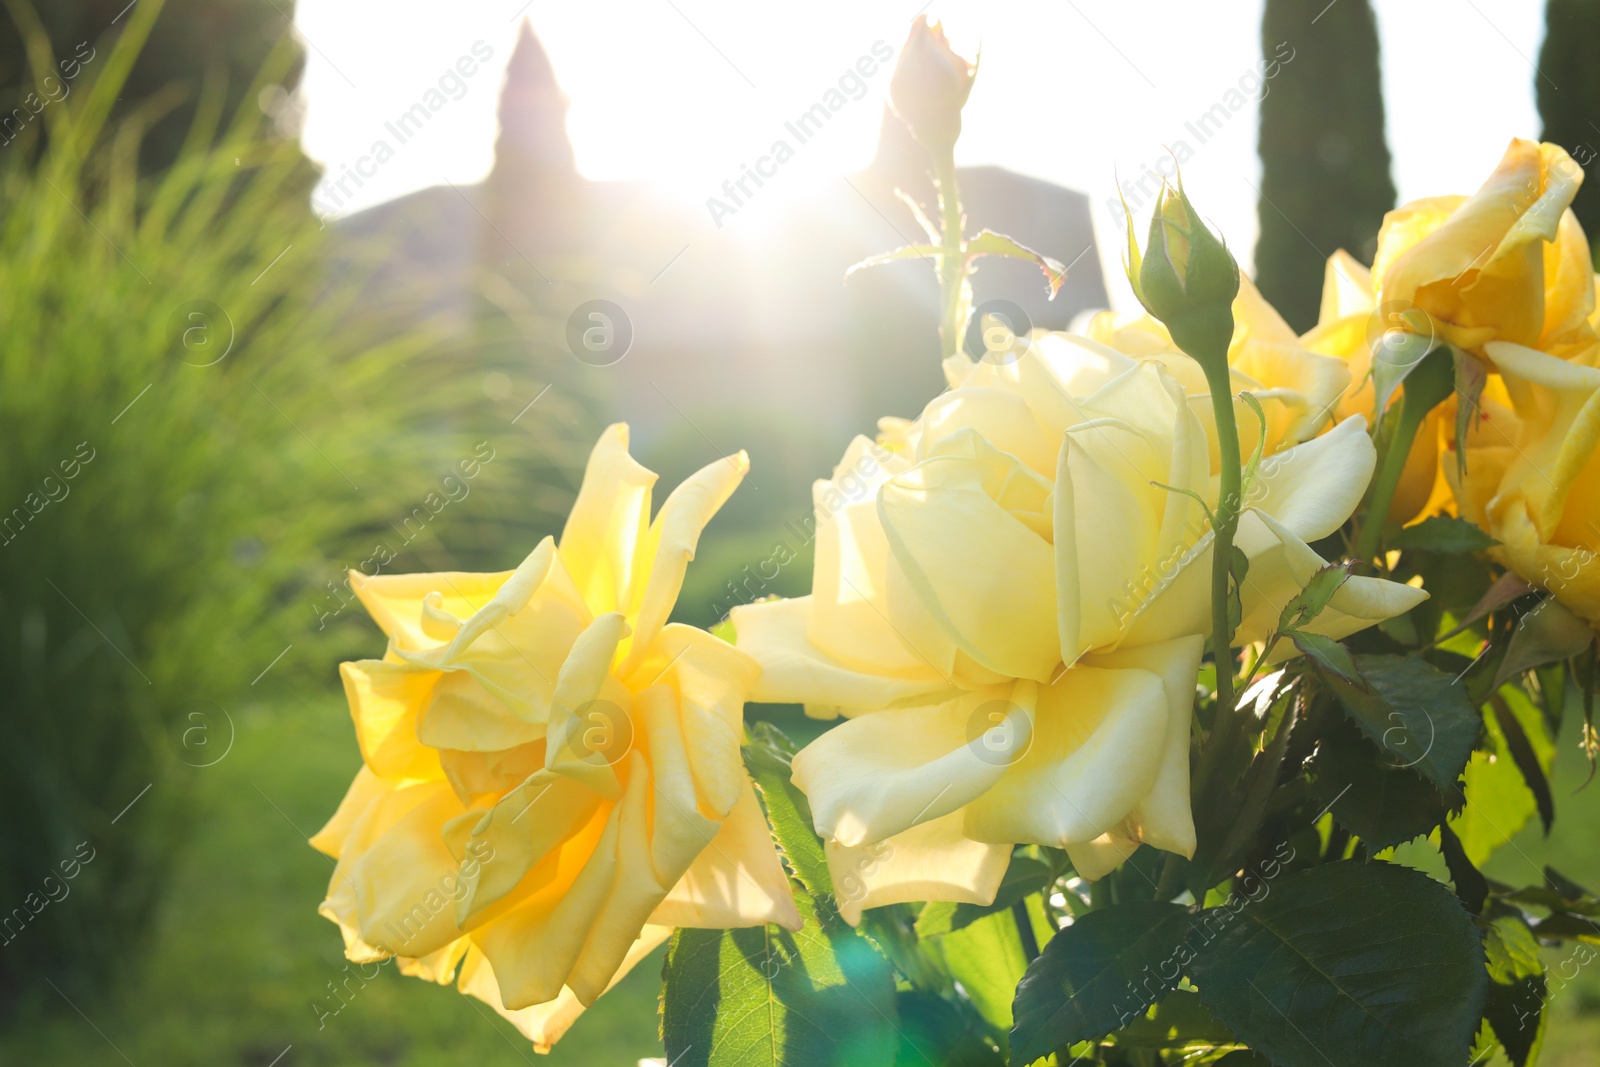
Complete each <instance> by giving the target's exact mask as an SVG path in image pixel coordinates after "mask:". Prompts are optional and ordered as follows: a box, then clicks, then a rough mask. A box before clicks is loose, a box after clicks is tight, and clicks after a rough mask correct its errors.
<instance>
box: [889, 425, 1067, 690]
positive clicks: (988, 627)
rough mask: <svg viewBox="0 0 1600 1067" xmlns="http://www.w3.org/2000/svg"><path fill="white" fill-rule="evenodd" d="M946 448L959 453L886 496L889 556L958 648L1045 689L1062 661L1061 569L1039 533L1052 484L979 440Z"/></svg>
mask: <svg viewBox="0 0 1600 1067" xmlns="http://www.w3.org/2000/svg"><path fill="white" fill-rule="evenodd" d="M941 447H943V448H946V449H950V450H951V451H947V452H946V453H945V454H943V455H940V456H936V457H935V458H932V459H928V460H925V461H924V462H922V463H919V464H918V465H917V466H915V467H913V468H912V469H911V470H909V471H907V472H906V473H904V474H902V475H899V476H898V477H896V478H894V479H893V480H892V481H890V482H889V483H888V484H887V485H885V486H884V487H883V489H882V490H881V491H880V492H879V496H878V509H879V517H880V518H881V520H882V522H883V527H884V532H885V535H886V536H887V538H888V541H889V547H890V550H891V551H892V552H893V554H894V558H895V561H896V563H898V564H899V566H900V568H901V570H902V571H903V572H904V574H905V576H906V578H907V579H908V581H909V583H910V586H911V589H912V591H913V592H914V593H915V594H916V596H917V600H918V603H919V604H920V605H921V606H922V608H923V609H925V610H926V612H927V613H928V614H929V615H931V616H932V617H933V618H934V619H936V620H937V621H938V622H939V624H940V625H941V626H942V627H943V629H944V631H945V632H946V633H947V634H948V635H949V636H950V638H951V639H952V640H953V641H954V642H955V644H956V647H957V648H959V649H961V651H963V652H965V653H966V654H967V655H968V656H970V657H971V658H972V659H973V660H974V661H976V662H977V663H978V664H981V665H982V666H983V667H986V668H988V669H989V670H992V671H995V672H997V673H999V674H1001V675H1005V676H1008V677H1014V678H1032V679H1034V680H1036V681H1044V680H1046V679H1048V678H1049V676H1050V672H1051V670H1052V669H1053V668H1054V666H1055V664H1056V662H1057V660H1058V659H1059V651H1058V649H1059V641H1058V639H1057V636H1056V605H1055V573H1054V572H1055V561H1054V558H1053V553H1052V549H1051V545H1050V542H1049V541H1048V540H1047V539H1046V538H1045V537H1044V536H1041V533H1040V532H1039V529H1038V527H1039V526H1040V525H1041V524H1045V523H1048V522H1049V521H1050V520H1049V511H1048V507H1049V505H1048V496H1049V492H1050V488H1049V483H1047V482H1043V480H1042V479H1040V478H1039V476H1038V475H1036V474H1033V473H1032V472H1030V471H1028V470H1027V468H1025V467H1023V466H1022V465H1021V464H1020V463H1019V462H1018V461H1017V460H1016V459H1015V458H1014V457H1011V456H1008V455H1006V454H1005V453H1002V452H997V451H995V450H994V449H992V448H989V447H988V446H987V445H986V444H985V443H984V442H983V440H982V439H981V438H979V437H978V436H977V435H976V434H973V433H972V432H971V431H963V432H962V433H961V434H958V435H956V436H955V437H953V438H950V439H948V440H947V442H946V443H945V444H944V445H943V446H941ZM958 449H959V451H956V450H958ZM975 560H977V561H981V563H982V565H981V566H980V565H975Z"/></svg>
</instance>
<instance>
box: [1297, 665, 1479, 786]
mask: <svg viewBox="0 0 1600 1067" xmlns="http://www.w3.org/2000/svg"><path fill="white" fill-rule="evenodd" d="M1351 658H1352V661H1353V663H1354V664H1355V667H1356V669H1357V670H1358V671H1359V673H1360V678H1361V683H1360V684H1352V683H1351V682H1350V681H1348V680H1346V679H1345V678H1344V677H1342V676H1341V675H1340V674H1339V673H1334V672H1326V673H1324V675H1323V676H1324V678H1326V679H1327V681H1328V685H1329V688H1331V689H1332V690H1333V692H1334V695H1335V696H1336V697H1338V698H1339V704H1340V706H1341V707H1343V708H1344V710H1345V713H1346V714H1347V715H1349V716H1350V718H1351V719H1352V720H1353V721H1354V722H1355V724H1356V725H1357V726H1359V727H1360V728H1361V732H1362V733H1364V734H1366V735H1367V737H1368V738H1370V739H1371V740H1372V742H1373V743H1374V744H1376V745H1378V746H1379V747H1380V748H1383V749H1384V750H1385V751H1386V752H1388V753H1389V756H1390V761H1389V762H1390V764H1391V766H1394V767H1413V768H1415V769H1416V770H1417V771H1418V772H1419V773H1420V774H1421V775H1422V776H1423V777H1425V778H1427V779H1428V780H1429V781H1430V782H1432V783H1433V784H1434V785H1435V786H1437V787H1438V788H1440V789H1442V790H1448V789H1450V788H1452V787H1453V786H1454V785H1455V781H1456V779H1457V778H1458V777H1460V775H1461V770H1462V768H1463V767H1465V766H1466V763H1467V759H1468V757H1470V756H1471V755H1472V747H1473V745H1475V744H1476V743H1477V740H1478V733H1479V731H1480V729H1481V724H1482V718H1481V717H1480V716H1479V714H1478V712H1477V709H1476V708H1474V707H1473V705H1472V704H1471V702H1470V701H1468V699H1467V694H1466V690H1465V689H1463V688H1462V687H1461V686H1460V685H1459V684H1457V683H1456V682H1455V681H1454V680H1453V679H1452V678H1451V677H1450V676H1449V675H1448V674H1445V673H1444V672H1442V671H1440V670H1438V669H1437V668H1435V667H1434V666H1432V665H1431V664H1429V663H1428V662H1427V661H1426V660H1424V659H1422V658H1421V657H1420V656H1381V655H1355V656H1352V657H1351ZM1318 666H1319V667H1320V666H1321V664H1320V663H1319V664H1318Z"/></svg>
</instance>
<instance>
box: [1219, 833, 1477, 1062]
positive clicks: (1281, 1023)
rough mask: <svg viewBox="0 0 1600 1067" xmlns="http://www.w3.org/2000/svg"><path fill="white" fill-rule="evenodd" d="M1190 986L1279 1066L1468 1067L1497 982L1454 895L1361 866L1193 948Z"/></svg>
mask: <svg viewBox="0 0 1600 1067" xmlns="http://www.w3.org/2000/svg"><path fill="white" fill-rule="evenodd" d="M1190 977H1191V979H1192V980H1193V981H1194V983H1195V985H1196V986H1197V987H1198V988H1199V991H1200V997H1201V999H1202V1000H1203V1001H1204V1002H1205V1004H1206V1006H1207V1007H1208V1008H1210V1009H1211V1011H1212V1013H1213V1014H1214V1015H1215V1016H1216V1017H1217V1018H1218V1019H1219V1020H1220V1021H1221V1022H1222V1023H1224V1024H1225V1025H1226V1026H1227V1027H1228V1028H1229V1029H1230V1030H1232V1031H1233V1032H1234V1033H1235V1034H1237V1035H1238V1036H1239V1039H1240V1040H1242V1041H1244V1042H1245V1043H1246V1044H1248V1045H1249V1046H1250V1047H1251V1048H1252V1049H1255V1050H1256V1051H1258V1052H1260V1053H1261V1054H1262V1055H1264V1056H1266V1057H1268V1058H1269V1059H1271V1060H1272V1061H1273V1062H1274V1063H1276V1064H1278V1065H1279V1067H1327V1065H1328V1064H1330V1063H1331V1064H1339V1065H1343V1064H1362V1065H1364V1067H1461V1064H1463V1063H1465V1062H1466V1059H1467V1051H1468V1049H1469V1048H1470V1047H1471V1045H1472V1040H1473V1035H1474V1033H1475V1032H1476V1031H1477V1027H1478V1020H1479V1019H1480V1018H1481V1016H1482V1010H1483V1001H1484V994H1485V991H1486V987H1487V985H1488V980H1489V978H1488V973H1487V972H1486V970H1485V965H1484V954H1483V946H1482V944H1481V943H1480V941H1479V939H1478V934H1477V931H1476V930H1475V929H1474V928H1473V925H1472V921H1471V920H1470V919H1469V918H1468V916H1467V914H1466V912H1464V911H1463V910H1462V909H1461V906H1460V905H1459V904H1458V903H1457V902H1456V900H1455V898H1454V897H1453V896H1451V895H1450V891H1449V890H1448V889H1446V888H1445V887H1444V886H1442V885H1440V884H1439V883H1438V882H1435V881H1434V880H1433V879H1431V878H1429V877H1428V876H1427V875H1424V874H1421V873H1420V872H1417V871H1414V870H1411V869H1409V868H1406V867H1400V866H1397V865H1394V864H1389V863H1382V862H1372V863H1358V862H1356V861H1353V860H1342V861H1339V862H1336V863H1330V864H1326V865H1323V866H1319V867H1313V868H1311V869H1309V870H1306V871H1301V872H1298V873H1295V874H1286V875H1284V876H1282V877H1281V878H1280V879H1279V880H1278V881H1276V882H1275V883H1273V884H1272V885H1271V889H1270V892H1269V893H1267V894H1266V895H1265V896H1264V897H1263V898H1262V899H1260V900H1258V901H1257V902H1255V903H1253V904H1248V905H1246V906H1245V907H1244V908H1243V909H1242V910H1241V911H1240V913H1239V916H1238V918H1237V919H1235V920H1234V921H1232V922H1231V923H1228V924H1226V925H1224V926H1223V928H1222V931H1221V933H1220V934H1218V935H1217V936H1216V937H1215V938H1214V939H1213V940H1211V941H1209V942H1208V943H1206V944H1204V945H1202V946H1200V947H1199V951H1198V953H1197V955H1196V956H1195V959H1194V962H1193V964H1192V965H1191V968H1190Z"/></svg>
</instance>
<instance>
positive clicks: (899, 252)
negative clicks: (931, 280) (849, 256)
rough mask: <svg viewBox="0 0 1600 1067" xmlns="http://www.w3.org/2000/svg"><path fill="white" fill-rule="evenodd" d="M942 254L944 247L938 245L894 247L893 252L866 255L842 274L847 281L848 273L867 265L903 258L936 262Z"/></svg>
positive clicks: (891, 261) (862, 268) (876, 264)
mask: <svg viewBox="0 0 1600 1067" xmlns="http://www.w3.org/2000/svg"><path fill="white" fill-rule="evenodd" d="M943 254H944V249H943V248H941V247H940V246H938V245H905V246H903V247H901V248H897V249H895V250H894V251H893V252H883V253H880V254H878V255H876V256H868V257H867V258H866V259H863V260H862V261H861V262H860V263H856V264H854V265H852V266H851V267H850V268H849V269H848V270H846V271H845V272H844V276H845V280H846V281H848V280H849V279H850V275H852V274H854V273H855V272H856V271H858V270H866V269H867V268H868V267H881V266H883V265H884V264H885V263H897V262H899V261H900V260H905V259H926V260H929V261H931V262H933V263H938V262H939V257H940V256H942V255H943Z"/></svg>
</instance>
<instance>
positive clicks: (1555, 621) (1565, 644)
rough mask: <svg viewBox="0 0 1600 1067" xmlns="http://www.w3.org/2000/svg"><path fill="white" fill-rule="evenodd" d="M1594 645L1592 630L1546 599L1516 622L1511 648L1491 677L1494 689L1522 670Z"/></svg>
mask: <svg viewBox="0 0 1600 1067" xmlns="http://www.w3.org/2000/svg"><path fill="white" fill-rule="evenodd" d="M1592 644H1594V631H1593V630H1591V629H1589V624H1588V623H1586V622H1584V621H1583V620H1582V619H1580V618H1578V616H1576V615H1574V614H1573V613H1572V612H1571V610H1569V609H1568V608H1567V607H1566V605H1564V604H1562V603H1561V602H1560V601H1559V600H1557V599H1556V598H1555V597H1546V598H1545V599H1544V600H1541V601H1540V602H1539V603H1538V604H1537V605H1535V606H1534V607H1533V609H1532V610H1531V611H1529V612H1527V613H1526V614H1525V615H1523V616H1522V618H1520V619H1518V620H1517V628H1516V629H1515V630H1513V631H1512V633H1511V647H1510V648H1508V649H1506V656H1505V659H1503V660H1501V662H1500V670H1499V671H1498V672H1497V673H1496V674H1495V681H1494V688H1496V689H1499V688H1500V687H1501V686H1502V685H1504V684H1505V683H1506V682H1507V681H1509V680H1510V679H1512V678H1515V677H1516V676H1517V675H1519V674H1521V673H1522V672H1523V671H1526V670H1530V669H1532V668H1534V667H1542V666H1544V665H1545V664H1546V663H1554V662H1556V661H1557V660H1564V659H1570V658H1572V657H1573V656H1576V655H1579V654H1581V653H1583V652H1585V651H1587V650H1588V648H1589V646H1590V645H1592Z"/></svg>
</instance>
